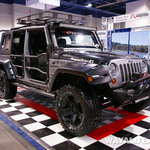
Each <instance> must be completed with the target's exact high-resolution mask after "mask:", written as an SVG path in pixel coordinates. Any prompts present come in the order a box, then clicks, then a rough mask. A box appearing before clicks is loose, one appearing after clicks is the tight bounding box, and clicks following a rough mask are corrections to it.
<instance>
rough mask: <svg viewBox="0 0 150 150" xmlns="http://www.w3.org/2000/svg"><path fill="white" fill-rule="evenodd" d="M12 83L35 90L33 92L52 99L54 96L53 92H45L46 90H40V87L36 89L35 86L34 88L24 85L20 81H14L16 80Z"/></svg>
mask: <svg viewBox="0 0 150 150" xmlns="http://www.w3.org/2000/svg"><path fill="white" fill-rule="evenodd" d="M12 84H13V85H15V86H19V87H22V88H25V89H27V90H30V91H32V92H35V93H38V94H41V95H44V96H47V97H50V98H53V99H54V98H55V94H52V93H47V92H44V91H42V90H40V89H37V88H34V87H30V86H26V85H24V84H20V83H16V82H14V83H12Z"/></svg>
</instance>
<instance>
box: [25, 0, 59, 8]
mask: <svg viewBox="0 0 150 150" xmlns="http://www.w3.org/2000/svg"><path fill="white" fill-rule="evenodd" d="M26 6H27V7H32V8H37V9H43V10H47V9H51V8H55V7H59V6H60V0H26Z"/></svg>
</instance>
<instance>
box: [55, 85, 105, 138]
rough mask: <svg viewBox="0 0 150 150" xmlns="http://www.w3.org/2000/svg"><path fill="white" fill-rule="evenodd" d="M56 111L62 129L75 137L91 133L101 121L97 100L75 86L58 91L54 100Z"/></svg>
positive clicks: (100, 111)
mask: <svg viewBox="0 0 150 150" xmlns="http://www.w3.org/2000/svg"><path fill="white" fill-rule="evenodd" d="M56 110H57V115H58V118H59V121H60V123H61V125H62V126H63V128H64V129H65V130H66V131H67V132H69V133H71V134H73V135H75V136H83V135H85V134H88V133H90V132H92V131H93V130H95V129H96V128H97V127H98V126H99V125H100V122H101V119H102V110H101V106H100V103H99V101H98V99H96V98H95V97H94V95H93V94H89V92H85V91H84V90H81V88H79V87H77V86H75V85H66V86H64V87H62V88H61V89H60V91H59V93H58V95H57V98H56Z"/></svg>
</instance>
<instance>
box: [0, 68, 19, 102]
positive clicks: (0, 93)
mask: <svg viewBox="0 0 150 150" xmlns="http://www.w3.org/2000/svg"><path fill="white" fill-rule="evenodd" d="M16 93H17V87H16V86H14V85H12V84H11V83H10V81H9V80H8V79H7V75H6V73H5V71H3V70H0V98H3V99H12V98H14V97H15V95H16Z"/></svg>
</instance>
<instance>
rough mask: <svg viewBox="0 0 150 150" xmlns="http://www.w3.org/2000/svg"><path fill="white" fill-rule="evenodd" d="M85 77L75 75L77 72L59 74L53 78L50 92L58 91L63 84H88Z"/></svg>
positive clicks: (83, 75) (78, 74)
mask: <svg viewBox="0 0 150 150" xmlns="http://www.w3.org/2000/svg"><path fill="white" fill-rule="evenodd" d="M86 78H87V76H86V75H85V74H83V73H81V74H80V73H77V72H72V73H70V72H63V73H62V72H59V73H58V74H57V75H56V77H54V80H53V82H52V84H51V85H52V86H51V91H56V90H58V89H60V88H61V87H62V86H64V85H65V84H71V83H72V84H74V83H80V84H88V85H89V83H88V81H87V79H86Z"/></svg>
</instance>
